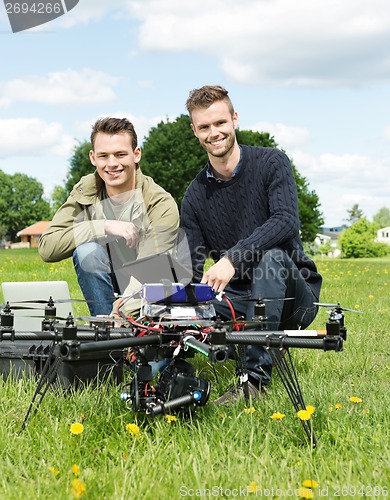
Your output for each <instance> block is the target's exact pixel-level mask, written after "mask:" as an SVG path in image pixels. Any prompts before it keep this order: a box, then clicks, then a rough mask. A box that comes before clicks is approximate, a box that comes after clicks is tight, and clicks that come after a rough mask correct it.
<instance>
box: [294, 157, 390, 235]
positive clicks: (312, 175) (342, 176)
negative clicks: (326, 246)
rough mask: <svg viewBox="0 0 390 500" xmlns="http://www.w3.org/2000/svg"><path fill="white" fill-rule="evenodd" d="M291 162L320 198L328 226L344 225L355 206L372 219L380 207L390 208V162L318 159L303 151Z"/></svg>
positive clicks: (363, 158) (357, 159)
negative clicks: (350, 210)
mask: <svg viewBox="0 0 390 500" xmlns="http://www.w3.org/2000/svg"><path fill="white" fill-rule="evenodd" d="M290 158H291V159H292V160H293V162H294V164H295V166H296V167H297V170H298V172H299V173H300V174H301V175H302V176H304V177H306V179H307V180H308V182H309V189H310V190H314V191H315V192H316V193H317V195H318V196H319V200H320V203H321V210H322V212H323V213H324V215H325V218H326V221H327V222H326V223H327V225H332V226H335V225H339V224H342V223H343V222H345V221H344V220H343V219H342V218H344V219H346V218H347V210H349V209H350V208H351V207H352V206H353V205H354V204H355V203H357V204H359V207H360V208H361V209H362V210H363V213H364V214H365V215H366V216H367V217H368V218H369V219H372V217H373V215H374V214H375V213H376V212H377V211H378V210H379V208H380V207H384V206H387V207H389V208H390V196H389V193H390V178H389V175H388V171H389V168H390V158H387V159H385V160H378V159H374V158H370V157H367V156H362V155H358V154H343V155H334V154H330V153H326V154H322V155H320V156H318V157H315V156H311V155H308V154H307V153H305V152H303V151H300V150H295V151H292V152H291V153H290Z"/></svg>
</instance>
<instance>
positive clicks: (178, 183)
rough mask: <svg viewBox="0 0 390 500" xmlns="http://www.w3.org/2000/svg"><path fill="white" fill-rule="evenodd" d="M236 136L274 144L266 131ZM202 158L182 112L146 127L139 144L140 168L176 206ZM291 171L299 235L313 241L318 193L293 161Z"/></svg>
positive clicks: (204, 159)
mask: <svg viewBox="0 0 390 500" xmlns="http://www.w3.org/2000/svg"><path fill="white" fill-rule="evenodd" d="M237 140H238V142H239V143H240V144H246V145H248V146H264V147H277V144H276V142H275V140H274V138H273V137H272V136H270V134H269V133H268V132H254V131H252V130H237ZM206 162H207V154H206V152H205V151H204V150H203V149H202V148H201V147H200V146H199V141H198V139H197V138H196V137H195V136H194V134H193V132H192V130H191V127H190V118H189V116H188V115H183V114H182V115H180V116H179V117H178V118H176V120H175V121H173V122H170V121H169V120H167V121H166V122H164V121H161V122H160V123H159V124H158V125H157V126H156V127H153V128H152V129H151V130H150V132H149V135H148V137H147V138H146V139H145V141H144V144H143V154H142V160H141V166H142V170H143V172H144V173H145V174H147V175H150V176H151V177H153V178H154V180H155V181H156V182H157V183H158V184H160V185H161V186H162V187H163V188H164V189H166V190H167V191H169V192H170V193H171V194H172V196H173V197H174V198H175V200H176V202H177V204H178V206H179V207H180V205H181V200H182V198H183V196H184V193H185V190H186V189H187V186H188V185H189V184H190V182H191V181H192V179H193V178H194V177H195V176H196V174H197V173H198V172H199V171H200V169H201V168H202V167H203V165H205V164H206ZM293 172H294V176H295V180H296V184H297V190H298V209H299V216H300V220H301V234H302V239H303V240H304V241H313V240H314V238H315V236H316V234H317V232H318V228H319V227H320V226H321V225H322V224H323V218H322V214H321V212H320V210H319V200H318V196H317V195H316V193H315V192H314V191H310V190H309V189H308V182H307V180H306V179H305V178H304V177H302V176H301V175H299V173H298V172H297V170H296V168H295V166H294V165H293Z"/></svg>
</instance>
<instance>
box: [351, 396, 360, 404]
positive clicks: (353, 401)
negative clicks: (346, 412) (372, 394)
mask: <svg viewBox="0 0 390 500" xmlns="http://www.w3.org/2000/svg"><path fill="white" fill-rule="evenodd" d="M349 400H350V401H351V402H352V403H355V404H357V403H362V402H363V400H362V399H361V398H359V397H357V396H351V397H350V398H349Z"/></svg>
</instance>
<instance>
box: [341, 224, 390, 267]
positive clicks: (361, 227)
mask: <svg viewBox="0 0 390 500" xmlns="http://www.w3.org/2000/svg"><path fill="white" fill-rule="evenodd" d="M378 229H379V226H378V225H377V224H376V223H375V222H369V221H368V220H367V219H366V217H362V218H361V219H359V220H358V221H357V222H355V224H353V225H352V226H351V227H349V228H348V229H344V231H342V233H341V234H340V236H339V239H338V241H339V245H340V248H341V252H342V256H343V257H345V258H352V259H356V258H363V257H383V256H385V255H387V254H388V253H390V247H389V245H387V244H386V243H380V242H377V241H375V238H376V235H377V231H378Z"/></svg>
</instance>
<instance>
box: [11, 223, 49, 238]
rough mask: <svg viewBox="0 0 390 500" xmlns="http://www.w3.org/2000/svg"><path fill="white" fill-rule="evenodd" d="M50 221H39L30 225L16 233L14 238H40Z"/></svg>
mask: <svg viewBox="0 0 390 500" xmlns="http://www.w3.org/2000/svg"><path fill="white" fill-rule="evenodd" d="M50 222H51V221H49V220H41V221H39V222H36V223H35V224H32V225H31V226H28V227H26V228H25V229H22V230H21V231H19V232H18V233H17V235H16V236H40V235H41V234H42V233H43V231H44V230H45V229H46V228H47V227H48V225H49V224H50Z"/></svg>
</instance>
